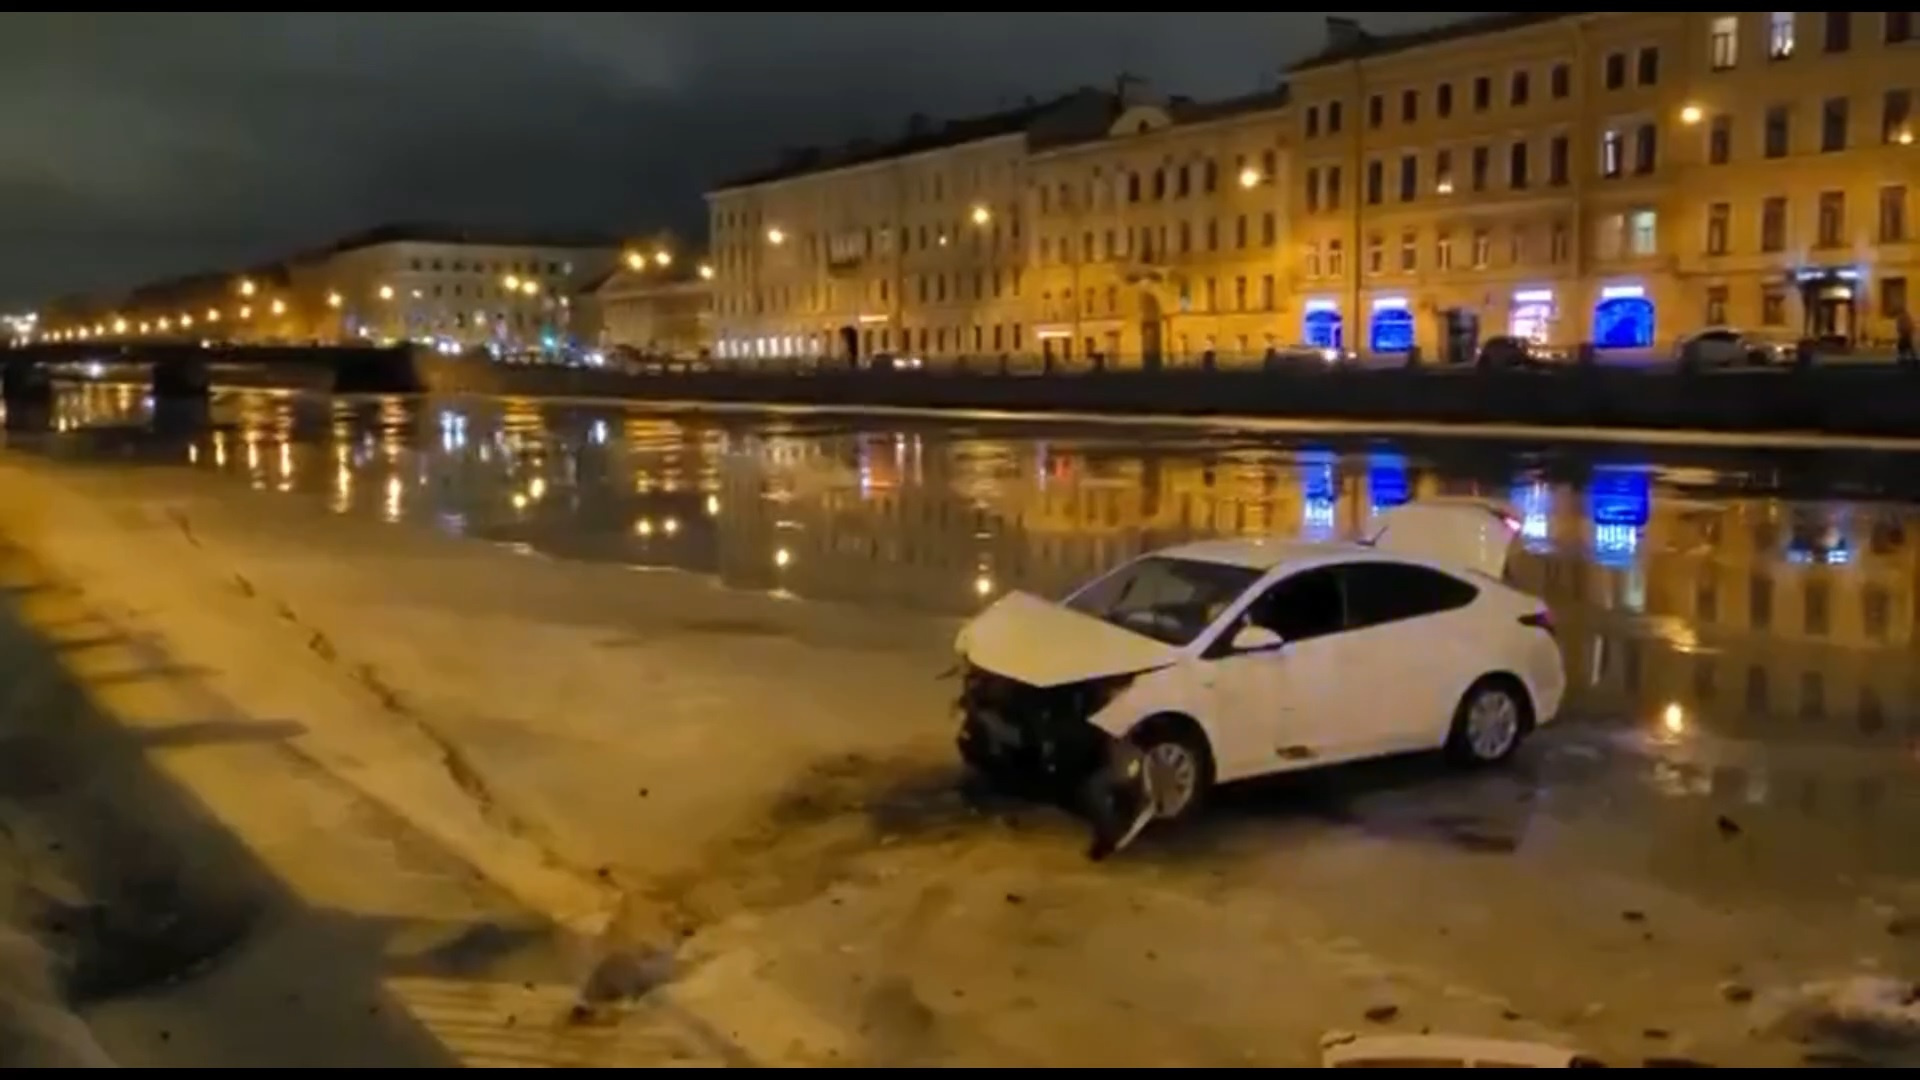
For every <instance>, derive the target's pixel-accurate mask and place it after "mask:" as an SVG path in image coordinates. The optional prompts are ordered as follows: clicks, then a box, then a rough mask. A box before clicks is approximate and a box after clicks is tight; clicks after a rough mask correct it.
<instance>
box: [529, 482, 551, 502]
mask: <svg viewBox="0 0 1920 1080" xmlns="http://www.w3.org/2000/svg"><path fill="white" fill-rule="evenodd" d="M546 497H547V482H546V480H545V479H543V478H542V477H538V476H536V477H534V478H533V479H531V480H529V481H527V498H529V499H532V500H533V501H534V502H539V501H540V500H541V499H544V498H546Z"/></svg>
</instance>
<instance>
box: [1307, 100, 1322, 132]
mask: <svg viewBox="0 0 1920 1080" xmlns="http://www.w3.org/2000/svg"><path fill="white" fill-rule="evenodd" d="M1319 134H1320V106H1318V105H1309V106H1307V138H1309V139H1311V138H1314V137H1315V136H1317V135H1319Z"/></svg>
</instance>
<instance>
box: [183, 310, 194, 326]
mask: <svg viewBox="0 0 1920 1080" xmlns="http://www.w3.org/2000/svg"><path fill="white" fill-rule="evenodd" d="M180 325H181V326H182V327H188V326H192V325H193V316H191V315H189V314H187V313H186V312H184V311H183V312H181V313H180Z"/></svg>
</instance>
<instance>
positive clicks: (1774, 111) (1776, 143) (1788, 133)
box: [1764, 105, 1793, 158]
mask: <svg viewBox="0 0 1920 1080" xmlns="http://www.w3.org/2000/svg"><path fill="white" fill-rule="evenodd" d="M1765 142H1766V146H1765V150H1764V153H1765V154H1766V156H1767V157H1769V158H1783V157H1786V156H1787V151H1788V149H1789V148H1790V147H1791V145H1792V143H1793V114H1792V113H1791V112H1789V111H1788V109H1787V106H1785V105H1773V106H1770V107H1768V109H1767V121H1766V140H1765Z"/></svg>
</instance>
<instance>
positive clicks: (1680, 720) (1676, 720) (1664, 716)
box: [1660, 701, 1687, 735]
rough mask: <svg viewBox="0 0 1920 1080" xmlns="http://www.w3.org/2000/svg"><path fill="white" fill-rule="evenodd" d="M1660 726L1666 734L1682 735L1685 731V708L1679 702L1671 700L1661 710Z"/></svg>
mask: <svg viewBox="0 0 1920 1080" xmlns="http://www.w3.org/2000/svg"><path fill="white" fill-rule="evenodd" d="M1660 728H1661V730H1662V731H1665V732H1666V733H1667V734H1668V735H1684V734H1686V732H1687V710H1686V709H1684V708H1682V707H1681V706H1680V703H1679V702H1677V701H1676V702H1672V703H1670V704H1668V705H1667V707H1666V708H1665V709H1663V710H1661V713H1660Z"/></svg>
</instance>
